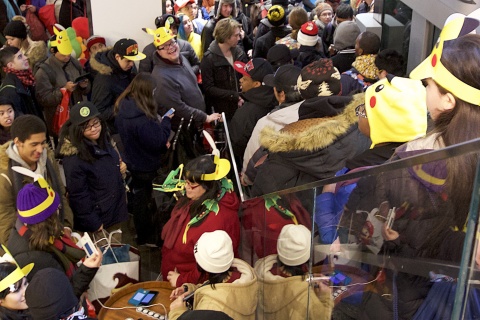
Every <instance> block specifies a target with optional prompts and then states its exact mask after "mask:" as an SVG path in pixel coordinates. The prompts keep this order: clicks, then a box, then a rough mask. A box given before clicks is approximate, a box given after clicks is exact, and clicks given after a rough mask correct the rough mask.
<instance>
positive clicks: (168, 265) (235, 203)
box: [161, 192, 240, 287]
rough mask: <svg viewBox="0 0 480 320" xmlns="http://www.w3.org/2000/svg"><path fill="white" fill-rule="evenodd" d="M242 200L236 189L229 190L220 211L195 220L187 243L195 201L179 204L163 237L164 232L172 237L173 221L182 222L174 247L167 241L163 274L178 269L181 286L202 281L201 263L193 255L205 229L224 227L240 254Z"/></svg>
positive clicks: (178, 284) (212, 229) (164, 247)
mask: <svg viewBox="0 0 480 320" xmlns="http://www.w3.org/2000/svg"><path fill="white" fill-rule="evenodd" d="M239 204H240V203H239V200H238V197H237V195H236V194H235V193H234V192H227V193H226V194H225V195H224V196H223V198H222V199H221V200H220V201H219V203H218V205H219V211H218V213H217V214H215V213H214V212H210V213H209V214H208V216H207V217H205V218H204V219H203V220H202V222H201V223H199V224H194V225H192V226H191V227H190V228H189V229H188V233H187V237H186V243H183V241H182V238H183V235H184V231H185V228H186V226H187V224H188V222H189V221H190V219H191V217H190V213H189V209H190V205H191V202H190V203H188V204H187V205H185V206H184V207H181V208H180V207H179V206H178V205H177V206H175V208H174V209H173V211H172V215H171V218H170V220H169V222H167V224H166V225H165V228H164V232H163V233H162V238H163V237H164V234H165V235H166V237H169V235H168V232H167V233H165V230H166V228H167V229H168V227H169V223H175V224H179V225H181V226H182V227H181V229H180V230H181V231H180V232H179V233H178V235H175V239H174V240H175V243H174V245H173V247H172V248H167V246H166V245H165V244H164V245H163V247H162V268H161V270H162V274H163V276H164V277H166V276H167V274H168V272H169V271H173V270H175V268H176V269H177V271H178V273H180V275H179V276H178V279H177V283H176V286H177V287H178V286H181V285H182V284H184V283H187V282H190V283H199V282H202V281H201V279H200V276H201V275H200V272H199V271H198V270H197V267H196V265H197V263H196V261H195V257H194V255H193V248H194V246H195V244H196V243H197V241H198V239H199V238H200V236H201V235H202V234H203V233H205V232H212V231H215V230H224V231H225V232H226V233H228V235H229V236H230V238H231V239H232V243H233V249H234V252H235V255H236V256H237V252H238V246H239V243H240V222H239V220H238V215H237V212H238V207H239ZM172 219H174V220H172ZM166 237H165V238H164V240H165V242H167V240H172V239H166Z"/></svg>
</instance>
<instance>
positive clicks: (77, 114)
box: [70, 101, 100, 125]
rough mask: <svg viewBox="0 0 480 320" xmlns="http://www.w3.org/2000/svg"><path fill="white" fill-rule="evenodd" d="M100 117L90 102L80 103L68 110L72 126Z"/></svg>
mask: <svg viewBox="0 0 480 320" xmlns="http://www.w3.org/2000/svg"><path fill="white" fill-rule="evenodd" d="M99 115H100V112H98V109H97V107H95V105H94V104H93V103H91V102H90V101H81V102H78V103H77V104H75V105H74V106H73V107H72V108H71V109H70V121H71V122H72V124H74V125H79V124H82V123H85V122H87V121H88V120H90V119H93V118H95V117H97V116H99Z"/></svg>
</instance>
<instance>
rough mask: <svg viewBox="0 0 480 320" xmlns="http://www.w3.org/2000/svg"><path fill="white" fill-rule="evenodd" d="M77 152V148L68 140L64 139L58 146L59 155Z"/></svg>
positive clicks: (69, 154) (65, 155)
mask: <svg viewBox="0 0 480 320" xmlns="http://www.w3.org/2000/svg"><path fill="white" fill-rule="evenodd" d="M76 154H78V149H77V147H75V146H74V145H73V144H72V143H71V142H70V140H68V139H66V138H65V139H64V140H63V142H62V145H61V147H60V155H62V156H64V157H68V156H73V155H76Z"/></svg>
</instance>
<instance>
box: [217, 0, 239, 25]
mask: <svg viewBox="0 0 480 320" xmlns="http://www.w3.org/2000/svg"><path fill="white" fill-rule="evenodd" d="M223 4H231V5H232V6H233V9H232V13H231V14H230V15H231V16H232V18H236V17H237V11H238V10H237V2H236V0H220V2H219V3H218V9H217V12H216V13H215V19H216V20H220V19H222V18H226V17H222V15H221V14H220V11H221V10H222V5H223Z"/></svg>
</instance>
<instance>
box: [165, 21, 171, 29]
mask: <svg viewBox="0 0 480 320" xmlns="http://www.w3.org/2000/svg"><path fill="white" fill-rule="evenodd" d="M165 28H166V29H167V30H170V21H168V19H167V21H165Z"/></svg>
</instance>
